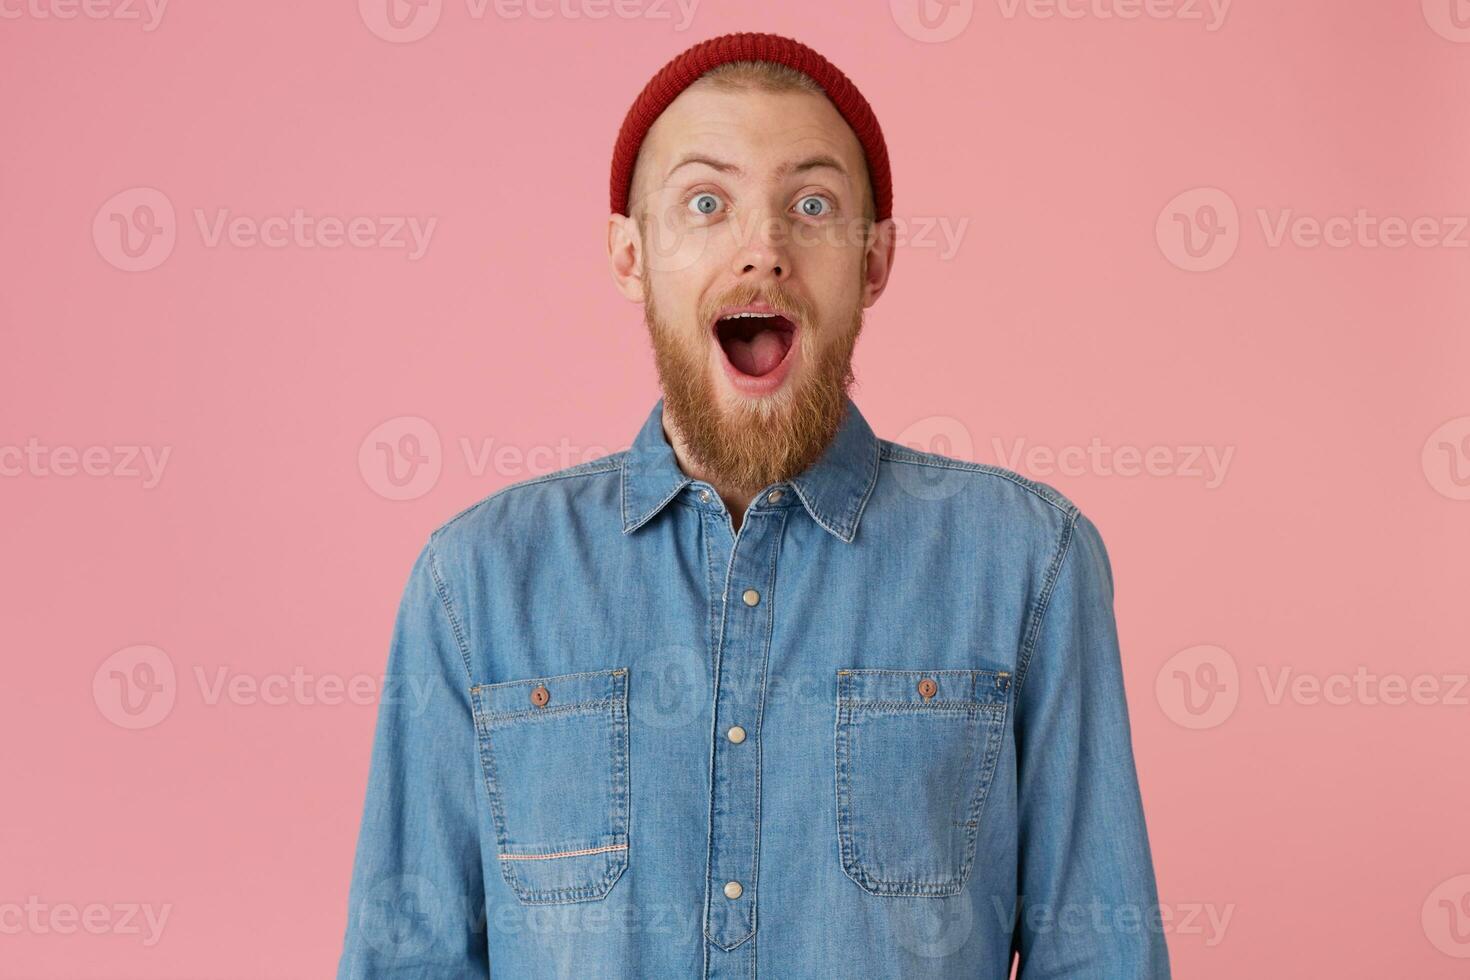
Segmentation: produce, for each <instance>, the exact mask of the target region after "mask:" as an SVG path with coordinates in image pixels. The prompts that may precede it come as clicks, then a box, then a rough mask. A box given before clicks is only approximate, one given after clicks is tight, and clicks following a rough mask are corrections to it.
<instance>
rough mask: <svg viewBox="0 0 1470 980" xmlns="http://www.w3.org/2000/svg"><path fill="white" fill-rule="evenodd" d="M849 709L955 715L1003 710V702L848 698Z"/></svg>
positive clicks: (846, 702)
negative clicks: (877, 709) (930, 712)
mask: <svg viewBox="0 0 1470 980" xmlns="http://www.w3.org/2000/svg"><path fill="white" fill-rule="evenodd" d="M844 703H845V704H846V705H847V706H848V707H849V708H882V709H883V710H885V711H893V710H900V711H934V712H937V713H940V714H957V713H959V712H962V711H963V712H971V711H986V710H990V711H994V710H995V709H997V708H1001V709H1004V708H1005V702H1003V701H927V702H926V701H870V700H868V699H867V698H848V699H847V700H846V701H845V702H844Z"/></svg>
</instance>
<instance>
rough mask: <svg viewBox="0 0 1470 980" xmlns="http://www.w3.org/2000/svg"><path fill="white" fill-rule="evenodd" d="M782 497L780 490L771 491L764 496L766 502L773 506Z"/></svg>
mask: <svg viewBox="0 0 1470 980" xmlns="http://www.w3.org/2000/svg"><path fill="white" fill-rule="evenodd" d="M782 496H783V495H782V493H781V491H780V490H772V491H771V492H770V493H768V494H766V501H767V502H769V503H773V504H774V503H777V502H779V501H780V500H781V497H782Z"/></svg>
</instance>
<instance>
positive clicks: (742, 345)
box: [725, 330, 786, 378]
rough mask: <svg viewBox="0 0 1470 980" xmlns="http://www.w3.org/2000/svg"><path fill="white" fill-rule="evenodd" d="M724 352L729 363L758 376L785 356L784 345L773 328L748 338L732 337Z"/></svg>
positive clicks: (770, 368)
mask: <svg viewBox="0 0 1470 980" xmlns="http://www.w3.org/2000/svg"><path fill="white" fill-rule="evenodd" d="M725 352H726V354H728V355H729V357H730V363H731V364H733V365H735V366H736V367H737V368H739V369H740V370H741V371H742V372H744V373H745V374H749V375H752V376H754V377H757V378H758V377H760V376H761V375H763V374H767V373H769V372H770V371H771V370H772V369H773V368H774V367H775V366H776V365H777V364H780V363H781V358H782V357H784V356H786V347H785V345H784V344H782V343H781V338H780V337H778V336H776V331H775V330H762V331H760V332H759V333H757V334H756V335H755V336H754V337H752V338H750V339H749V340H740V339H738V338H733V339H731V340H729V341H727V342H726V344H725Z"/></svg>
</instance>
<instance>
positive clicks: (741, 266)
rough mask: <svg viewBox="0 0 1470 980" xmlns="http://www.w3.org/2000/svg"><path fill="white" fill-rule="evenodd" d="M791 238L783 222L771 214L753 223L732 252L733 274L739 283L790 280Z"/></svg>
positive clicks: (761, 215)
mask: <svg viewBox="0 0 1470 980" xmlns="http://www.w3.org/2000/svg"><path fill="white" fill-rule="evenodd" d="M790 244H791V236H790V235H789V234H788V233H787V230H786V225H785V222H783V221H782V220H781V218H780V217H779V216H777V215H774V214H771V213H770V212H765V213H762V214H760V215H758V216H756V217H755V218H754V219H753V227H751V228H749V229H747V230H746V232H745V233H744V234H743V235H741V241H740V245H739V247H738V248H737V249H736V250H735V261H734V269H733V271H734V272H735V273H736V275H737V276H739V278H741V279H742V280H752V279H754V280H761V279H774V280H775V281H777V282H784V281H785V280H787V279H789V278H791V248H790Z"/></svg>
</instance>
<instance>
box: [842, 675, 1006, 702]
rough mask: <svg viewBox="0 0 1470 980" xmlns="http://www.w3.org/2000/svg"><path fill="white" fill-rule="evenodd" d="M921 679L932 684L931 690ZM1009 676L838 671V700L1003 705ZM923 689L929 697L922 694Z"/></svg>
mask: <svg viewBox="0 0 1470 980" xmlns="http://www.w3.org/2000/svg"><path fill="white" fill-rule="evenodd" d="M925 681H931V682H932V683H933V687H932V689H931V688H930V686H929V685H928V684H925V683H924V682H925ZM1010 689H1011V675H1010V674H1009V673H1008V672H1007V671H1003V670H885V669H881V668H871V669H864V670H856V669H849V670H839V671H838V672H837V698H838V700H839V701H847V702H856V703H862V704H875V703H890V704H895V705H910V704H912V705H919V706H929V707H932V706H935V705H957V704H958V705H965V704H1005V703H1006V699H1007V698H1008V697H1009V696H1010ZM925 691H929V692H930V693H929V696H928V697H925V696H924V693H925Z"/></svg>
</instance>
